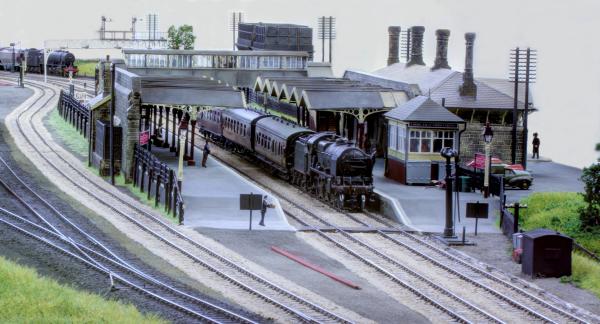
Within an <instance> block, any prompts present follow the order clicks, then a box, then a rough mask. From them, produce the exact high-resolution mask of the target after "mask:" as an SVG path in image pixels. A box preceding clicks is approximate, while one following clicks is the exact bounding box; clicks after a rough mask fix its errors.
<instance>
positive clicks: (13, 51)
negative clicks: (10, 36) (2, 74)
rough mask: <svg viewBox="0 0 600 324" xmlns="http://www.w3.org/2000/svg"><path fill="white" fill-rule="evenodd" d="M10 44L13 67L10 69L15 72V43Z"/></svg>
mask: <svg viewBox="0 0 600 324" xmlns="http://www.w3.org/2000/svg"><path fill="white" fill-rule="evenodd" d="M10 46H11V47H12V67H11V69H10V72H15V60H16V57H15V43H10Z"/></svg>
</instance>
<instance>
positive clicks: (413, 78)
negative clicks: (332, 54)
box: [344, 26, 536, 163]
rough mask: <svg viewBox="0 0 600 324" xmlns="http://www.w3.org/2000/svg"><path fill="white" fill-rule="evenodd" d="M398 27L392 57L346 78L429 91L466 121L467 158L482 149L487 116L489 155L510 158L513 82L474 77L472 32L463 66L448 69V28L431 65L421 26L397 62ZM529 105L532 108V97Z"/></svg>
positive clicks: (412, 95)
mask: <svg viewBox="0 0 600 324" xmlns="http://www.w3.org/2000/svg"><path fill="white" fill-rule="evenodd" d="M398 33H399V27H398V28H390V57H389V58H388V63H389V64H390V65H388V66H387V67H385V68H382V69H379V70H376V71H374V72H372V73H365V72H360V71H352V70H349V71H346V72H345V74H344V77H345V78H346V79H350V80H355V81H360V82H363V83H367V84H372V85H379V86H382V87H388V88H393V89H397V90H402V91H404V92H405V93H406V95H407V96H408V97H409V98H415V97H417V96H421V95H422V96H427V97H429V98H430V99H431V100H432V101H434V102H436V103H438V104H440V105H441V106H443V107H445V108H446V109H448V111H450V112H452V113H454V114H455V115H457V116H458V117H460V118H461V119H463V120H464V121H465V122H466V130H465V132H464V133H462V136H461V146H460V155H461V157H462V158H463V160H467V159H471V158H472V157H473V156H474V154H475V153H477V152H483V150H484V143H483V138H482V136H481V131H482V129H483V127H484V125H485V122H486V121H489V122H490V124H491V125H492V129H493V131H494V139H493V142H492V154H493V155H494V156H498V157H500V158H501V159H502V160H505V161H510V160H511V144H512V136H511V134H512V125H513V118H512V110H513V105H514V96H513V93H514V92H513V91H514V84H513V83H512V82H510V81H508V80H506V79H491V78H475V77H474V74H473V46H474V40H475V34H473V33H467V34H466V35H465V38H466V53H467V54H466V58H465V71H464V72H459V71H455V70H452V69H451V68H450V66H449V65H448V60H447V48H448V37H449V35H450V32H449V31H448V30H438V31H437V32H436V34H437V53H436V59H435V62H434V64H433V66H432V67H428V66H426V65H425V63H424V62H423V55H422V40H423V33H424V28H423V27H420V26H417V27H412V28H411V36H412V37H411V45H412V46H411V49H410V60H409V61H408V62H406V63H398V55H397V53H398V39H397V38H398V37H397V34H398ZM529 98H530V102H529V110H530V112H532V111H535V110H536V109H535V108H534V107H533V103H532V100H531V96H529ZM524 108H525V104H524V85H522V84H521V85H520V89H519V97H518V118H517V120H516V121H515V122H516V123H517V143H516V148H517V161H516V162H517V163H521V159H522V153H521V149H522V141H523V127H522V118H523V110H524Z"/></svg>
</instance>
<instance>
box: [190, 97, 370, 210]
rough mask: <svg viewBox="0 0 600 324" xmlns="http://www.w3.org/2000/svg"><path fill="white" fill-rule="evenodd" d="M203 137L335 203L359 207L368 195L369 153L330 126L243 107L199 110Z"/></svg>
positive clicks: (352, 207)
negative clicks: (319, 127) (315, 126)
mask: <svg viewBox="0 0 600 324" xmlns="http://www.w3.org/2000/svg"><path fill="white" fill-rule="evenodd" d="M198 127H199V128H200V132H201V133H202V134H204V136H205V137H207V138H210V139H212V140H213V141H214V142H216V143H218V144H219V145H221V146H222V147H225V148H227V149H229V150H231V151H234V152H237V153H240V154H243V155H244V156H251V157H253V158H254V160H255V161H257V162H259V163H261V164H263V165H266V166H268V169H269V170H271V172H272V173H273V174H277V175H278V176H280V177H281V178H283V179H285V180H287V181H289V182H290V183H292V184H294V185H296V186H298V187H300V188H302V189H303V190H304V191H306V192H309V193H312V194H315V195H316V196H317V197H318V198H319V199H321V200H322V201H325V202H328V203H330V204H332V205H334V206H336V207H338V208H340V209H341V208H351V209H364V208H365V204H366V202H367V201H368V200H372V199H373V198H374V196H373V176H372V174H373V158H372V156H370V155H368V154H366V153H365V152H364V151H362V150H361V149H359V148H358V147H356V146H355V145H354V143H353V142H350V141H348V140H346V139H345V138H342V137H340V136H338V135H336V134H334V133H331V132H317V133H315V132H314V131H312V130H310V129H308V128H304V127H301V126H299V125H297V124H295V123H291V122H288V121H285V120H283V119H281V118H279V117H276V116H273V115H269V114H264V113H262V112H259V111H256V110H252V109H246V108H232V109H223V108H217V109H214V110H212V111H205V112H201V113H200V114H199V116H198Z"/></svg>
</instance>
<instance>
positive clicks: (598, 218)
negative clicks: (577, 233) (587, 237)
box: [579, 163, 600, 231]
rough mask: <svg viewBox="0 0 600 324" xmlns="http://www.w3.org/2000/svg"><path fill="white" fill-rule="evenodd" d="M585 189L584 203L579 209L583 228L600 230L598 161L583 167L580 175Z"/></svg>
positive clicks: (599, 170)
mask: <svg viewBox="0 0 600 324" xmlns="http://www.w3.org/2000/svg"><path fill="white" fill-rule="evenodd" d="M581 181H583V183H584V186H585V190H584V193H583V200H584V201H585V203H586V205H585V206H584V207H582V208H580V209H579V218H580V219H581V226H582V229H583V230H586V231H593V230H600V163H595V164H593V165H591V166H590V167H588V168H583V174H582V175H581Z"/></svg>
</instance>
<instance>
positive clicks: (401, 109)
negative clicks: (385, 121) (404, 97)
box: [385, 96, 464, 123]
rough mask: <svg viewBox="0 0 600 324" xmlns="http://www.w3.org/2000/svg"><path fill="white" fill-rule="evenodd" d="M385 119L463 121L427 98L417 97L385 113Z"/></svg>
mask: <svg viewBox="0 0 600 324" xmlns="http://www.w3.org/2000/svg"><path fill="white" fill-rule="evenodd" d="M385 117H388V118H393V119H398V120H402V121H430V122H452V123H464V120H463V119H462V118H460V117H458V116H456V115H455V114H453V113H451V112H450V111H448V109H446V108H444V107H442V106H441V105H440V104H438V103H437V102H435V101H433V100H431V99H430V98H429V97H425V96H418V97H415V98H413V99H411V100H409V101H408V102H406V103H405V104H403V105H401V106H398V107H397V108H395V109H393V110H390V111H388V112H387V113H385Z"/></svg>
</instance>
